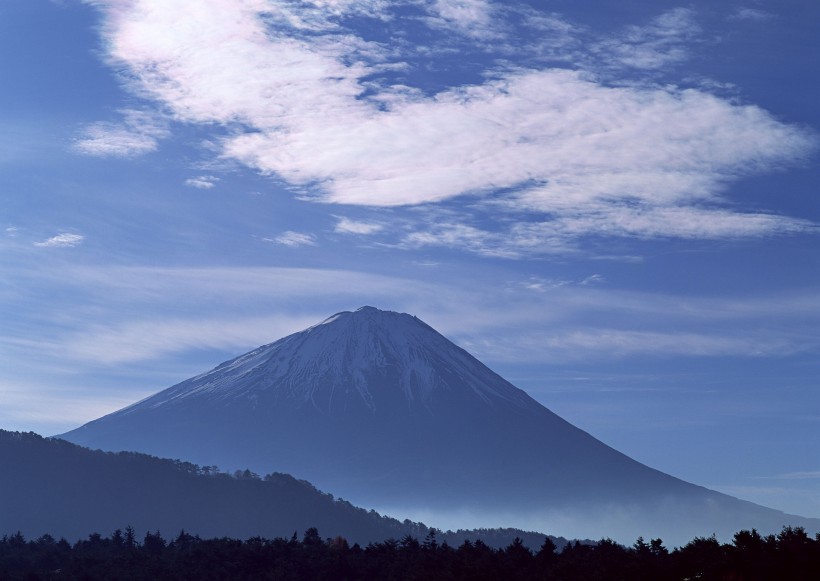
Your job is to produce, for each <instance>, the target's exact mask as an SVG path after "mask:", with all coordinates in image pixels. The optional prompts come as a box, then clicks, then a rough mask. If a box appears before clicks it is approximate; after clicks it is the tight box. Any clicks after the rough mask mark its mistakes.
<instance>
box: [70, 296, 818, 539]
mask: <svg viewBox="0 0 820 581" xmlns="http://www.w3.org/2000/svg"><path fill="white" fill-rule="evenodd" d="M62 437H64V438H65V439H67V440H70V441H73V442H76V443H79V444H82V445H87V446H92V447H100V448H103V449H106V450H139V451H144V452H148V453H152V454H156V455H162V456H171V457H179V458H184V459H186V460H191V461H194V462H197V463H204V464H214V463H215V464H218V465H220V466H223V467H228V468H241V467H246V466H248V467H251V469H253V470H255V471H258V472H270V471H273V470H276V471H282V472H288V473H291V474H295V475H296V476H298V477H300V478H306V479H308V480H310V481H311V482H314V483H316V484H317V485H318V486H320V487H321V488H324V489H326V490H331V491H333V492H334V493H335V494H339V495H341V496H343V497H344V498H348V499H350V500H353V501H355V502H358V503H363V504H366V505H369V506H376V507H380V508H382V509H385V510H390V511H395V512H396V513H398V514H407V515H419V514H424V512H423V511H428V512H427V513H428V514H430V513H432V514H436V515H438V517H442V516H443V515H445V514H449V515H458V514H460V515H462V517H465V518H466V517H470V518H472V517H473V516H474V515H475V514H480V515H482V517H483V518H484V519H485V520H483V521H476V520H475V519H474V518H473V520H471V521H470V523H469V524H471V525H486V526H507V525H510V526H521V525H526V526H530V527H533V528H540V529H542V530H543V527H545V526H548V527H551V528H550V529H549V530H551V531H552V530H555V527H557V526H561V527H564V528H563V529H561V530H560V531H558V532H563V531H567V532H569V533H570V534H572V535H573V536H592V537H596V536H601V535H611V536H620V537H621V538H625V539H628V540H629V539H630V537H631V540H634V538H636V537H637V536H638V535H643V536H650V535H656V536H661V535H663V534H664V533H666V538H669V535H670V534H677V535H680V536H681V538H682V539H683V540H686V539H688V538H691V537H692V536H695V535H709V534H712V533H713V532H716V533H723V534H731V533H733V532H734V531H736V530H738V529H740V528H751V527H756V528H758V529H762V530H768V529H771V530H779V528H780V527H781V526H782V525H783V524H786V523H787V522H788V523H790V524H805V523H804V521H801V520H799V519H792V518H788V517H786V515H783V514H782V513H779V512H777V511H772V510H769V509H765V508H763V507H758V506H755V505H753V504H751V503H745V502H742V501H739V500H737V499H733V498H731V497H728V496H725V495H722V494H719V493H717V492H713V491H710V490H707V489H704V488H701V487H698V486H694V485H692V484H689V483H686V482H683V481H681V480H678V479H676V478H673V477H671V476H669V475H666V474H663V473H661V472H659V471H656V470H653V469H651V468H649V467H647V466H644V465H642V464H640V463H638V462H636V461H634V460H632V459H630V458H628V457H626V456H625V455H623V454H621V453H619V452H617V451H615V450H613V449H612V448H610V447H608V446H606V445H605V444H603V443H601V442H600V441H598V440H596V439H595V438H593V437H592V436H590V435H589V434H587V433H586V432H584V431H582V430H580V429H578V428H576V427H574V426H572V425H571V424H569V423H568V422H566V421H564V420H563V419H561V418H560V417H558V416H557V415H555V414H554V413H552V412H551V411H549V410H548V409H546V408H545V407H544V406H542V405H541V404H539V403H538V402H536V401H535V400H533V399H532V398H530V397H529V396H528V395H527V394H526V393H525V392H523V391H522V390H520V389H518V388H516V387H515V386H513V385H512V384H510V383H509V382H507V381H506V380H504V379H503V378H501V377H500V376H498V375H497V374H495V373H493V372H492V371H491V370H490V369H488V368H487V367H486V366H484V365H483V364H481V363H480V362H479V361H477V360H476V359H475V358H473V357H472V356H471V355H469V354H468V353H467V352H466V351H464V350H463V349H460V348H459V347H457V346H456V345H454V344H453V343H451V342H450V341H448V340H447V339H446V338H444V337H443V336H442V335H440V334H439V333H437V332H436V331H435V330H433V329H432V328H431V327H429V326H428V325H426V324H424V323H423V322H421V321H420V320H418V319H417V318H415V317H411V316H410V315H406V314H399V313H393V312H387V311H380V310H378V309H374V308H372V307H363V308H361V309H359V310H357V311H355V312H342V313H338V314H336V315H334V316H333V317H330V318H329V319H327V320H325V321H324V322H322V323H320V324H318V325H315V326H313V327H311V328H309V329H307V330H305V331H302V332H300V333H295V334H293V335H290V336H288V337H285V338H283V339H281V340H279V341H276V342H274V343H271V344H269V345H265V346H263V347H260V348H258V349H256V350H254V351H251V352H250V353H247V354H245V355H242V356H240V357H237V358H236V359H233V360H231V361H228V362H226V363H223V364H222V365H220V366H218V367H217V368H215V369H213V370H211V371H209V372H207V373H204V374H202V375H199V376H197V377H194V378H191V379H189V380H187V381H184V382H182V383H180V384H178V385H175V386H173V387H171V388H168V389H166V390H164V391H161V392H159V393H158V394H156V395H154V396H151V397H149V398H147V399H145V400H143V401H141V402H138V403H136V404H134V405H132V406H129V407H127V408H125V409H123V410H120V411H118V412H115V413H113V414H110V415H108V416H105V417H103V418H100V419H99V420H95V421H93V422H90V423H88V424H86V425H85V426H82V427H81V428H78V429H77V430H74V431H72V432H69V433H67V434H65V435H63V436H62ZM451 522H454V521H448V524H447V526H449V525H450V523H451ZM806 522H808V521H806ZM434 524H436V523H435V522H434ZM809 524H811V523H809Z"/></svg>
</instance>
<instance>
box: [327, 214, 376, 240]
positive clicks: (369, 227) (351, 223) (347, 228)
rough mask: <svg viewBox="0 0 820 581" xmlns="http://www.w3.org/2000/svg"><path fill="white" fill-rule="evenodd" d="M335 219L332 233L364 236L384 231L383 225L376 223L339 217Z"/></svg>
mask: <svg viewBox="0 0 820 581" xmlns="http://www.w3.org/2000/svg"><path fill="white" fill-rule="evenodd" d="M337 219H338V222H336V227H335V228H334V232H338V233H340V234H361V235H364V236H366V235H368V234H375V233H376V232H381V231H382V230H384V225H382V224H378V223H376V222H365V221H361V220H351V219H350V218H346V217H344V216H339V217H338V218H337Z"/></svg>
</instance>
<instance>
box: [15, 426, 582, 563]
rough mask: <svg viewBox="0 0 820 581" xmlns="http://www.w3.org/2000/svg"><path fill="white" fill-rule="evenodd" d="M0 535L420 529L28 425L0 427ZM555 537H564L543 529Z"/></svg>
mask: <svg viewBox="0 0 820 581" xmlns="http://www.w3.org/2000/svg"><path fill="white" fill-rule="evenodd" d="M0 467H1V468H2V469H0V535H11V534H14V533H16V532H17V531H20V532H22V534H23V535H25V536H26V537H27V538H37V537H39V536H40V535H43V534H50V535H53V536H54V537H56V538H60V537H65V538H66V539H67V540H68V541H70V542H74V541H76V540H78V539H84V538H86V537H87V536H88V535H89V534H90V533H92V532H94V531H102V532H106V531H113V530H115V529H116V528H122V527H124V526H126V525H128V524H130V525H131V526H132V527H133V528H134V530H135V531H136V534H137V535H139V536H142V535H144V534H145V533H146V532H148V531H155V530H157V529H159V530H162V531H171V532H173V531H180V530H182V529H185V530H186V531H188V532H190V533H191V534H192V535H199V536H201V537H202V538H219V537H232V538H241V539H245V538H250V537H265V538H276V537H280V536H290V535H291V533H292V532H293V531H294V530H298V531H305V530H307V529H308V528H310V527H317V528H319V529H320V530H322V531H323V532H325V534H327V535H330V536H334V537H335V536H344V537H345V538H346V539H348V541H349V542H350V543H356V542H358V543H360V544H362V545H366V544H367V543H369V542H375V541H383V540H384V539H387V538H390V537H394V538H402V537H404V536H405V535H411V536H413V537H416V538H420V539H421V538H424V537H425V535H426V534H427V533H428V530H429V529H428V527H427V526H426V525H424V524H423V523H417V522H412V521H410V520H404V521H400V520H397V519H395V518H391V517H388V516H384V515H381V514H379V513H377V512H376V511H374V510H366V509H363V508H359V507H356V506H354V505H352V504H351V503H349V502H347V501H345V500H342V499H338V498H334V497H333V495H331V494H328V493H325V492H322V491H320V490H318V489H316V488H315V487H314V486H313V485H312V484H310V483H309V482H306V481H304V480H299V479H297V478H295V477H293V476H291V475H289V474H281V473H272V474H268V475H266V476H259V475H257V474H254V473H252V472H250V471H248V470H244V471H237V472H235V473H232V474H228V473H225V472H222V471H220V470H219V469H218V468H217V467H216V466H197V465H195V464H191V463H190V462H182V461H179V460H166V459H161V458H156V457H153V456H149V455H147V454H139V453H135V452H117V453H112V452H101V451H99V450H89V449H87V448H82V447H80V446H77V445H75V444H71V443H69V442H65V441H62V440H55V439H50V438H43V437H41V436H39V435H37V434H34V433H20V432H7V431H3V430H0ZM515 537H521V538H522V539H523V540H524V542H525V544H526V545H527V546H529V547H533V548H537V547H538V545H539V544H540V543H541V542H542V541H543V535H542V534H540V533H534V532H527V531H521V530H517V529H477V530H469V531H466V530H459V531H455V532H451V531H448V532H447V533H446V537H445V538H446V539H447V540H448V541H449V542H450V543H452V544H460V543H461V542H462V541H463V540H466V539H470V540H476V539H481V540H482V541H483V542H485V543H487V544H488V545H490V546H493V547H501V546H506V545H507V544H509V543H510V542H511V541H512V540H513V539H514V538H515ZM552 540H553V541H554V542H555V543H556V544H558V545H559V546H563V545H564V543H566V539H563V538H560V537H552Z"/></svg>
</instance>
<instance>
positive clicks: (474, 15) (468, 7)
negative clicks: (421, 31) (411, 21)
mask: <svg viewBox="0 0 820 581" xmlns="http://www.w3.org/2000/svg"><path fill="white" fill-rule="evenodd" d="M429 11H430V13H431V14H433V15H434V18H433V19H431V20H430V22H429V24H431V25H432V26H437V27H441V28H445V29H447V30H448V31H452V30H455V31H457V32H459V33H461V34H464V35H466V36H471V37H473V38H476V39H479V40H492V39H497V38H500V37H501V36H502V34H501V32H500V31H499V30H498V29H499V23H500V22H502V20H501V19H500V18H498V17H497V14H496V12H497V9H496V8H495V6H493V4H492V3H491V2H489V1H488V0H433V2H432V3H431V4H430V6H429ZM436 19H438V21H437V20H436Z"/></svg>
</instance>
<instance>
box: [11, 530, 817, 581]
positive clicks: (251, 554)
mask: <svg viewBox="0 0 820 581" xmlns="http://www.w3.org/2000/svg"><path fill="white" fill-rule="evenodd" d="M0 578H2V579H8V580H17V579H20V580H23V579H25V580H32V579H151V580H155V579H169V580H171V579H173V580H177V579H198V580H201V579H231V580H235V579H254V580H256V579H282V580H294V581H297V580H299V581H304V580H313V579H317V580H318V579H321V580H329V579H333V580H351V581H352V580H358V579H362V580H370V579H393V580H405V579H406V580H424V581H435V580H438V579H441V580H462V579H463V580H464V581H481V580H487V581H497V580H500V579H503V580H505V581H518V580H521V581H524V580H533V581H535V580H538V581H544V580H552V581H581V580H583V581H595V580H602V581H603V580H606V581H611V580H619V579H622V580H629V581H644V580H645V581H683V580H689V579H698V580H699V581H725V580H729V579H731V580H743V581H772V580H775V579H784V580H786V579H788V580H789V581H814V580H816V579H818V578H820V537H819V538H814V539H812V538H810V537H809V536H807V535H806V533H805V532H804V531H803V530H802V529H791V528H786V529H783V530H782V531H781V532H780V534H778V535H771V536H766V537H762V536H760V535H759V534H757V533H756V532H754V531H741V532H739V533H737V534H736V535H735V536H734V540H733V542H732V543H731V544H720V543H718V542H717V541H716V540H715V539H714V538H697V539H694V540H692V541H691V542H689V543H688V544H686V545H685V546H683V547H681V548H680V549H674V550H672V551H671V552H670V551H669V550H668V549H667V548H666V547H664V545H663V543H662V542H661V541H660V540H657V539H656V540H652V541H650V542H649V543H646V542H644V541H643V540H642V539H638V541H637V542H636V543H635V544H634V545H633V546H632V547H629V548H627V547H624V546H621V545H618V544H616V543H613V542H612V541H608V540H602V541H600V542H599V543H595V544H580V543H570V544H567V545H566V546H565V547H564V548H563V549H562V550H560V551H559V550H557V549H556V547H555V544H554V543H552V542H551V541H550V540H549V539H547V540H546V541H545V542H544V543H543V545H541V547H540V548H539V549H537V550H536V551H532V550H530V549H528V548H527V547H526V546H524V545H523V543H522V542H521V541H520V539H515V540H513V542H512V543H510V544H509V545H508V546H506V547H504V548H500V549H493V548H491V547H488V546H487V545H486V544H484V543H483V542H481V541H476V542H470V541H465V542H463V543H462V544H461V545H460V546H458V547H457V548H455V547H453V546H451V545H450V544H448V543H447V542H446V541H441V540H440V538H439V537H438V536H437V534H436V531H435V530H433V529H431V530H430V531H429V532H428V534H427V536H426V537H425V538H424V540H423V541H419V540H418V539H415V538H413V537H410V536H405V537H404V538H402V539H401V540H395V539H390V540H386V541H384V542H379V543H371V544H368V545H367V546H366V547H364V548H363V547H362V546H360V545H358V544H354V545H352V546H351V545H350V544H349V543H348V541H347V540H346V539H344V538H342V537H331V538H324V539H323V538H322V537H321V536H320V534H319V531H318V530H317V529H314V528H311V529H308V530H307V531H305V533H304V535H303V536H302V538H301V541H300V540H299V539H298V537H297V536H296V535H295V534H294V535H293V536H291V537H290V538H289V539H288V538H276V539H272V540H266V539H262V538H253V539H249V540H247V541H244V542H243V541H239V540H232V539H227V538H222V539H212V540H203V539H200V538H199V537H196V536H191V535H189V534H187V533H184V532H182V533H180V534H179V535H177V536H176V537H175V538H174V539H173V540H171V541H170V542H168V541H166V539H165V538H163V536H162V535H161V534H159V533H158V532H155V533H147V534H146V535H145V537H144V538H143V539H142V541H141V542H140V541H139V539H137V538H136V537H135V535H134V532H133V530H132V529H130V528H128V529H126V530H125V531H122V530H117V531H115V532H114V534H113V535H112V536H111V537H108V538H103V537H101V536H100V535H98V534H92V535H91V536H89V537H88V538H87V540H82V541H78V542H76V543H74V544H73V545H71V544H70V543H68V542H67V541H65V540H59V541H56V540H55V539H54V538H53V537H51V536H49V535H44V536H42V537H40V538H38V539H36V540H31V541H28V542H27V541H26V540H25V538H24V537H23V536H22V535H19V534H18V535H12V536H6V537H3V538H2V539H1V540H0Z"/></svg>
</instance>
